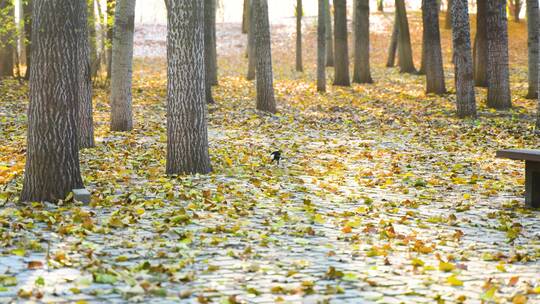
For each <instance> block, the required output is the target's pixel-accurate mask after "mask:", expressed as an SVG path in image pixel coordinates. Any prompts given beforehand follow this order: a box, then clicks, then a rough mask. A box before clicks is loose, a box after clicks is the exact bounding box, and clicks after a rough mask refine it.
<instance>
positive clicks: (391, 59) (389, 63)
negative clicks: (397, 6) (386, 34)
mask: <svg viewBox="0 0 540 304" xmlns="http://www.w3.org/2000/svg"><path fill="white" fill-rule="evenodd" d="M398 35H399V22H398V16H397V11H396V13H395V14H394V27H393V29H392V37H391V38H390V46H389V47H388V59H387V60H386V67H387V68H391V67H393V66H394V64H395V61H396V52H397V47H398Z"/></svg>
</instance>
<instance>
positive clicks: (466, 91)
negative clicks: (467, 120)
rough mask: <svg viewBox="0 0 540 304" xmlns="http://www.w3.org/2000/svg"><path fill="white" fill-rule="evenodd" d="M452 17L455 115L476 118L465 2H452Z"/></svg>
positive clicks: (460, 0) (467, 10) (458, 0)
mask: <svg viewBox="0 0 540 304" xmlns="http://www.w3.org/2000/svg"><path fill="white" fill-rule="evenodd" d="M452 17H453V18H452V41H453V47H454V64H455V80H456V103H457V114H458V116H459V117H461V118H463V117H476V101H475V93H474V82H473V67H472V54H471V33H470V25H469V7H468V3H467V0H454V2H453V5H452Z"/></svg>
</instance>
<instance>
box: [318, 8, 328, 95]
mask: <svg viewBox="0 0 540 304" xmlns="http://www.w3.org/2000/svg"><path fill="white" fill-rule="evenodd" d="M326 4H328V0H319V7H318V9H319V16H318V18H317V91H318V92H326V68H325V64H326V62H325V59H326V58H325V57H326V18H327V17H326Z"/></svg>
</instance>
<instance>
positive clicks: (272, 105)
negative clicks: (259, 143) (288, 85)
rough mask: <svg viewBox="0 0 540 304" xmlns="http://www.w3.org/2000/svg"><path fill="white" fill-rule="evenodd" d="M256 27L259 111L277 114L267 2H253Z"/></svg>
mask: <svg viewBox="0 0 540 304" xmlns="http://www.w3.org/2000/svg"><path fill="white" fill-rule="evenodd" d="M252 4H253V19H251V20H252V21H253V23H254V24H253V25H254V26H255V57H256V58H257V67H256V69H257V73H256V74H257V75H256V76H257V109H258V110H261V111H266V112H269V113H276V112H277V109H276V100H275V97H274V75H273V71H272V45H271V40H270V20H269V19H268V2H267V0H253V1H252Z"/></svg>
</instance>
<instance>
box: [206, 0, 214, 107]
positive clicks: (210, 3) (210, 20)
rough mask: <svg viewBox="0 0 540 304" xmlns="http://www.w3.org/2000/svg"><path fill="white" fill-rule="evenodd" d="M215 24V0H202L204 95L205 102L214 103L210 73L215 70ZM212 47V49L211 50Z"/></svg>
mask: <svg viewBox="0 0 540 304" xmlns="http://www.w3.org/2000/svg"><path fill="white" fill-rule="evenodd" d="M215 25H216V0H204V67H205V69H204V70H205V71H204V78H205V88H204V90H205V95H206V102H207V103H214V98H213V97H212V77H213V76H212V75H213V73H214V70H215V66H214V64H215V62H214V59H213V58H212V56H213V55H215V54H216V52H215V49H214V46H215V43H214V42H215V38H216V37H215V29H216V27H215ZM212 49H214V50H212Z"/></svg>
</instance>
